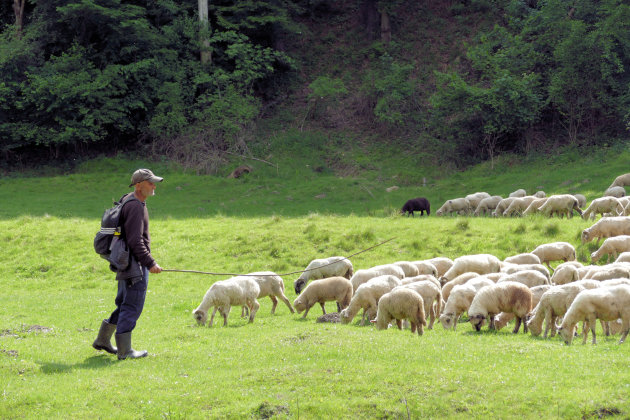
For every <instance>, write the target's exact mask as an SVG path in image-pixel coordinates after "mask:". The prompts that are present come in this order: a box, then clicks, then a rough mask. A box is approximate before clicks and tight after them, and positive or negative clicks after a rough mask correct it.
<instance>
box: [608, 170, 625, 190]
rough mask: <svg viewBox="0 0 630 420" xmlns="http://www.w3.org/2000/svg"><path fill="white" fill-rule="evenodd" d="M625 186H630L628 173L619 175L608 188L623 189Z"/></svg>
mask: <svg viewBox="0 0 630 420" xmlns="http://www.w3.org/2000/svg"><path fill="white" fill-rule="evenodd" d="M626 185H630V173H627V174H623V175H619V176H618V177H617V178H615V180H614V181H613V183H612V184H610V187H608V188H612V187H625V186H626Z"/></svg>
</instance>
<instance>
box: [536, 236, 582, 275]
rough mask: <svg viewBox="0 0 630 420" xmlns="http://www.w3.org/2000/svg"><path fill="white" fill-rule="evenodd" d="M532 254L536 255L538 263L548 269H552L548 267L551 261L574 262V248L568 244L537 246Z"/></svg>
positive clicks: (555, 243) (552, 243)
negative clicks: (538, 259) (545, 265)
mask: <svg viewBox="0 0 630 420" xmlns="http://www.w3.org/2000/svg"><path fill="white" fill-rule="evenodd" d="M532 254H535V255H537V256H538V258H540V262H541V263H543V264H547V267H549V269H552V268H551V266H550V265H549V263H550V262H551V261H560V260H562V261H565V262H566V261H575V248H574V247H573V245H571V244H570V243H568V242H551V243H548V244H542V245H538V246H537V247H536V249H534V250H533V251H532Z"/></svg>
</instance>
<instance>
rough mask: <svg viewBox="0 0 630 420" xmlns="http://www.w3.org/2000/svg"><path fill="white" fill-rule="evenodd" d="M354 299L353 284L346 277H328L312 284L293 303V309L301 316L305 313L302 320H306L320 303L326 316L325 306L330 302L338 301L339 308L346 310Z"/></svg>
mask: <svg viewBox="0 0 630 420" xmlns="http://www.w3.org/2000/svg"><path fill="white" fill-rule="evenodd" d="M351 298H352V283H350V280H348V279H346V278H345V277H339V276H337V277H328V278H325V279H320V280H316V281H313V282H312V283H310V284H309V285H308V286H306V288H305V289H304V291H303V292H302V294H301V295H300V296H298V297H297V299H295V300H294V301H293V307H294V308H295V310H296V311H297V313H298V314H299V313H300V312H302V311H304V315H303V316H302V318H306V315H307V314H308V311H309V310H310V309H311V307H312V306H313V305H315V304H316V303H319V304H320V305H321V307H322V312H323V313H324V315H326V308H325V307H324V304H325V303H326V302H328V301H337V306H338V307H339V308H341V309H345V308H346V307H347V306H348V304H350V299H351Z"/></svg>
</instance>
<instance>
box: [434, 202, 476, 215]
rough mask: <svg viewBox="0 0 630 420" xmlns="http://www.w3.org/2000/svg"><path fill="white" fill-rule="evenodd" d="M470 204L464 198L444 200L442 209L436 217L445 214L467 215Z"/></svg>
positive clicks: (437, 212) (436, 213)
mask: <svg viewBox="0 0 630 420" xmlns="http://www.w3.org/2000/svg"><path fill="white" fill-rule="evenodd" d="M470 211H471V210H470V203H469V202H468V200H466V199H465V198H454V199H452V200H446V201H445V202H444V204H442V207H440V208H439V209H438V210H437V211H436V212H435V215H436V216H442V215H447V214H452V213H456V214H468V213H470Z"/></svg>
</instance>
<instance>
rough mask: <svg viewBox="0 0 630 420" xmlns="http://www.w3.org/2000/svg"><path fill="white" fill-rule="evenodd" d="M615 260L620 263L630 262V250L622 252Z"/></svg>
mask: <svg viewBox="0 0 630 420" xmlns="http://www.w3.org/2000/svg"><path fill="white" fill-rule="evenodd" d="M615 262H616V263H620V262H626V263H630V252H627V251H626V252H622V253H621V254H619V256H618V257H617V259H616V260H615Z"/></svg>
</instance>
